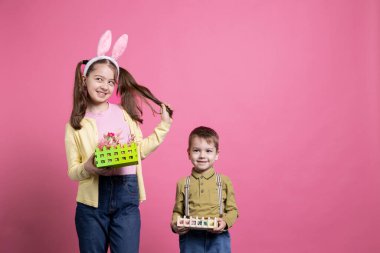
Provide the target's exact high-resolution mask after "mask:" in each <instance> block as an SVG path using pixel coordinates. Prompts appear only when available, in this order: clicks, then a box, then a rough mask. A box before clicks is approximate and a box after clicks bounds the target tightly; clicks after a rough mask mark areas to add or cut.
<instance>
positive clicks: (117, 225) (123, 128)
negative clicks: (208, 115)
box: [65, 31, 172, 253]
mask: <svg viewBox="0 0 380 253" xmlns="http://www.w3.org/2000/svg"><path fill="white" fill-rule="evenodd" d="M127 39H128V37H127V36H126V35H123V36H122V37H121V38H120V39H119V40H118V41H117V42H116V43H115V46H114V49H113V53H112V57H108V56H105V55H104V54H105V53H106V52H107V51H108V50H109V48H110V45H111V32H110V31H107V32H106V33H105V34H104V35H103V36H102V38H101V39H100V42H99V45H98V56H97V57H95V58H93V59H91V60H89V61H87V60H84V61H81V62H79V63H78V65H77V67H76V73H75V82H74V105H73V109H72V113H71V117H70V122H69V123H67V125H66V136H65V144H66V155H67V161H68V175H69V177H70V178H71V179H72V180H76V181H79V186H78V192H77V198H76V200H77V207H76V214H75V225H76V230H77V233H78V238H79V247H80V252H92V253H93V252H102V253H106V252H107V250H108V245H110V247H111V251H112V252H116V253H117V252H127V253H129V252H138V250H139V240H140V211H139V203H140V201H143V200H145V199H146V197H145V190H144V182H143V177H142V169H141V159H144V158H145V157H147V156H148V155H149V154H150V153H151V152H153V151H154V150H155V149H156V148H157V147H158V146H159V145H160V144H161V143H162V141H163V139H164V138H165V136H166V134H167V133H168V131H169V128H170V125H171V122H172V119H171V115H172V110H171V109H170V108H169V107H168V106H167V105H165V104H163V103H161V102H160V101H159V100H158V99H157V98H155V97H154V95H153V94H152V93H151V92H150V91H149V90H148V89H147V88H145V87H143V86H141V85H139V84H137V83H136V81H135V80H134V78H133V77H132V76H131V74H129V72H128V71H127V70H125V69H123V68H121V67H119V66H118V63H117V62H116V59H117V58H118V57H119V56H120V55H121V54H122V53H123V51H124V50H125V48H126V44H127ZM83 65H85V66H84V71H83V73H82V72H81V67H82V66H83ZM116 86H117V91H116V92H117V94H119V95H120V97H121V104H120V105H115V104H111V103H109V102H108V99H109V98H110V97H111V95H112V94H113V91H114V89H115V87H116ZM139 98H140V99H142V100H143V101H146V99H149V100H152V101H153V102H155V103H156V104H159V105H160V106H161V122H160V123H159V124H158V125H157V126H156V128H155V129H154V133H153V134H151V135H150V136H148V137H146V138H143V137H142V133H141V130H140V127H139V123H142V119H141V116H142V110H141V107H140V106H138V100H137V99H139ZM151 108H152V107H151ZM152 110H153V108H152ZM153 112H155V111H154V110H153ZM108 133H117V136H118V137H119V139H120V141H121V142H122V143H127V142H128V141H130V140H131V137H132V136H133V138H134V141H135V142H137V144H138V153H139V158H138V160H139V163H138V164H137V165H133V166H126V167H122V168H118V169H115V168H105V169H100V168H97V167H95V165H94V151H95V148H96V146H97V144H98V142H99V140H100V139H102V137H103V135H104V134H108Z"/></svg>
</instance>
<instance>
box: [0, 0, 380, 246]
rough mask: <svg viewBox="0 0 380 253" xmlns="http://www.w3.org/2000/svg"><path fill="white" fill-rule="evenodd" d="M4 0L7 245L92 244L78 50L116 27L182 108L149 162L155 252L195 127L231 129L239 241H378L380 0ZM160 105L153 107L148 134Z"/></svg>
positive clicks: (3, 220) (124, 61) (1, 237)
mask: <svg viewBox="0 0 380 253" xmlns="http://www.w3.org/2000/svg"><path fill="white" fill-rule="evenodd" d="M113 2H114V4H113V5H110V4H109V3H107V4H106V1H98V0H96V1H45V0H35V1H26V0H21V1H13V0H2V1H0V21H1V22H0V28H1V56H2V61H1V63H0V64H1V68H0V71H1V87H2V94H3V99H1V115H2V119H1V122H0V126H1V143H2V144H1V146H0V151H1V167H2V169H3V173H1V177H0V203H1V204H0V205H1V207H0V252H12V253H13V252H15V253H18V252H20V253H21V252H22V253H23V252H32V253H33V252H78V246H77V238H76V232H75V226H74V211H75V195H76V189H77V183H76V182H73V181H70V180H69V178H68V177H67V174H66V158H65V151H64V124H65V123H66V121H67V120H68V117H69V114H70V110H71V93H72V85H73V84H72V83H73V79H74V76H73V73H74V68H75V65H76V63H77V62H78V61H79V60H82V59H84V58H90V57H92V56H94V53H95V51H96V44H97V40H98V38H99V36H100V35H101V34H102V33H103V32H104V31H105V30H106V29H112V30H113V32H114V35H115V36H119V35H120V34H121V33H123V32H127V33H128V34H129V36H130V42H129V46H128V49H127V52H126V54H125V55H124V56H123V57H122V58H121V60H120V63H121V65H123V66H125V67H126V68H128V69H129V70H130V71H131V72H132V73H133V75H134V76H135V77H136V79H137V80H138V81H140V82H141V83H144V84H145V85H147V86H148V87H149V88H150V89H151V90H152V91H154V93H155V94H156V95H157V96H158V97H160V98H162V99H163V100H164V101H167V102H168V103H170V104H171V105H172V107H173V108H174V109H175V121H174V123H173V127H172V130H171V132H170V134H169V135H168V137H167V139H166V140H165V142H164V143H163V145H162V146H161V147H160V148H159V149H158V150H157V151H156V152H155V153H154V154H152V155H151V156H150V157H149V158H148V159H147V160H145V161H144V176H145V182H146V188H147V194H148V200H147V201H146V202H145V203H144V204H143V205H142V206H141V212H142V234H141V252H144V253H145V252H158V251H160V252H177V251H178V242H177V240H178V239H177V236H176V235H174V234H172V233H171V231H170V229H169V225H168V224H169V220H170V215H171V209H172V206H173V201H174V194H175V183H176V180H177V179H178V178H179V177H181V176H184V175H187V174H189V172H190V168H191V165H190V163H189V161H188V160H187V157H186V152H185V150H186V145H187V143H186V141H187V135H188V133H189V132H190V131H191V129H193V128H194V127H196V126H198V125H207V126H211V127H213V128H215V129H216V130H217V131H218V132H219V133H220V136H221V154H220V159H219V161H218V162H217V164H216V168H217V170H219V171H220V172H221V173H225V174H227V175H229V176H230V178H231V179H232V182H233V183H234V186H235V190H236V196H237V202H238V206H239V210H240V215H241V216H240V218H239V219H238V221H237V223H236V225H235V226H234V227H233V228H232V229H231V234H232V247H233V252H260V253H279V252H280V253H304V252H324V253H330V252H331V253H337V252H341V253H357V252H365V253H377V252H380V240H379V227H380V218H379V217H380V215H379V214H380V197H379V194H380V170H379V165H380V155H379V154H380V153H379V152H380V135H379V131H380V128H379V127H380V118H379V115H380V107H379V101H380V100H379V99H380V97H379V95H380V91H379V83H380V82H379V81H380V75H379V67H380V50H379V45H380V34H379V33H380V32H379V31H380V25H379V24H380V2H379V1H376V0H373V1H371V0H351V1H350V0H330V1H324V0H320V1H317V0H311V1H298V0H289V1H281V0H251V1H248V0H247V1H226V0H223V1H221V0H210V1H201V0H194V1H176V0H171V1H152V0H146V1H131V0H128V1H126V0H119V1H113ZM158 120H159V119H158V118H154V117H152V115H151V113H150V112H149V111H148V110H145V121H146V122H145V124H144V126H143V130H144V133H145V134H149V133H150V131H151V130H152V128H153V127H154V125H155V124H156V123H157V122H158Z"/></svg>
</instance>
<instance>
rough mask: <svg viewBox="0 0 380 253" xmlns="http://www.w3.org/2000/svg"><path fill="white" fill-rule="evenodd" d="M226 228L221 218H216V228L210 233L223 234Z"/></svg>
mask: <svg viewBox="0 0 380 253" xmlns="http://www.w3.org/2000/svg"><path fill="white" fill-rule="evenodd" d="M226 226H227V223H226V222H225V221H224V220H223V219H222V218H218V227H216V228H214V229H213V230H212V231H211V232H212V233H216V234H220V233H222V232H223V230H224V229H225V228H226Z"/></svg>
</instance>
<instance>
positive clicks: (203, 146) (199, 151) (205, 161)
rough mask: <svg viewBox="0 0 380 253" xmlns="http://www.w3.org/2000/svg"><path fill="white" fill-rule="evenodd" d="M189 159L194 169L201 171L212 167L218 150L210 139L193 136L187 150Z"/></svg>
mask: <svg viewBox="0 0 380 253" xmlns="http://www.w3.org/2000/svg"><path fill="white" fill-rule="evenodd" d="M188 154H189V159H190V161H191V163H192V164H193V165H194V170H195V171H196V172H198V173H203V172H205V171H207V170H209V169H210V168H211V167H213V165H214V162H215V161H216V160H217V159H218V155H219V152H218V151H217V150H216V147H215V144H214V142H212V141H209V142H208V141H207V140H206V139H204V138H201V137H198V136H194V137H193V138H192V140H191V145H190V148H189V150H188Z"/></svg>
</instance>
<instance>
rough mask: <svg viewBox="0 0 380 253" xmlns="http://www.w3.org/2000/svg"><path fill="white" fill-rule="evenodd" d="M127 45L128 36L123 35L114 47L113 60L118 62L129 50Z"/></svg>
mask: <svg viewBox="0 0 380 253" xmlns="http://www.w3.org/2000/svg"><path fill="white" fill-rule="evenodd" d="M127 43H128V35H127V34H123V35H122V36H120V38H119V39H118V40H117V41H116V42H115V45H114V46H113V49H112V58H114V59H115V60H117V59H118V58H119V57H120V56H121V55H122V54H123V53H124V51H125V49H126V48H127Z"/></svg>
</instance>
